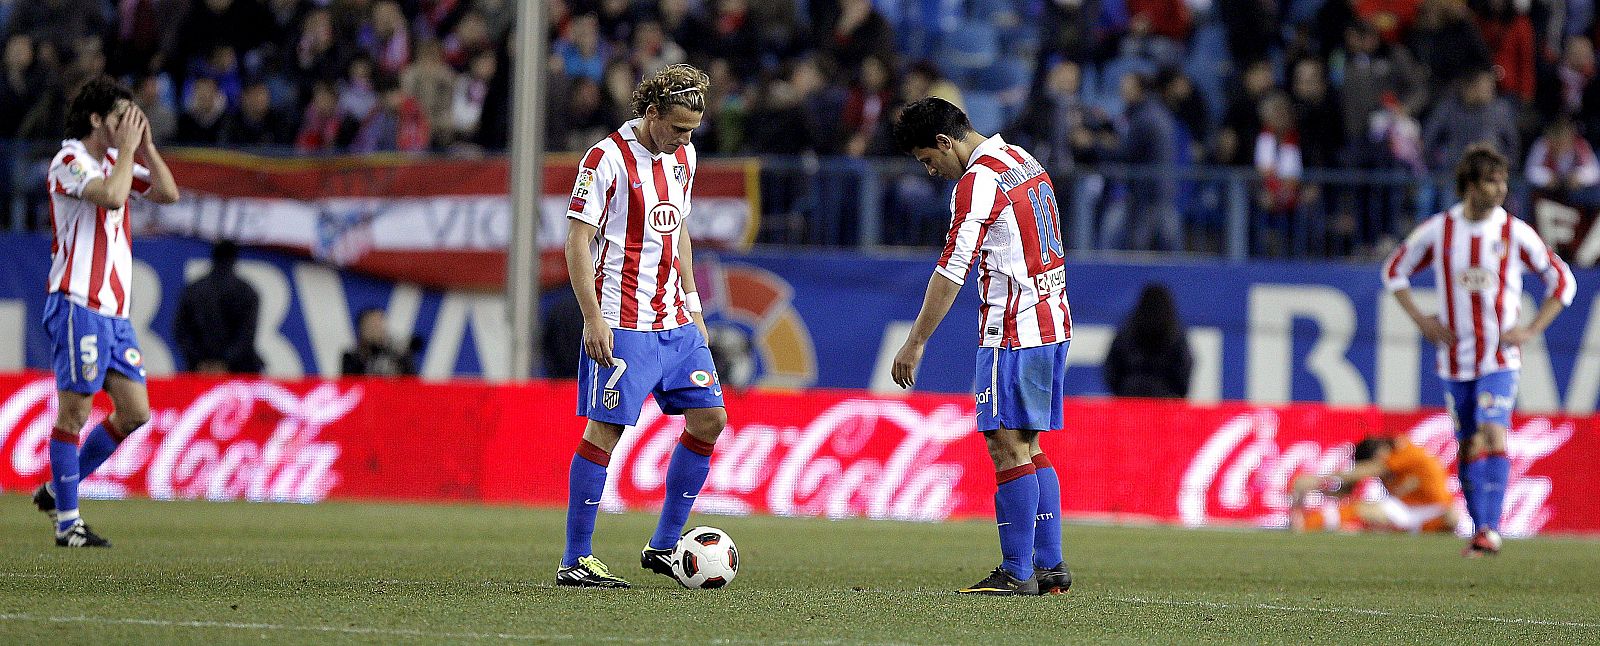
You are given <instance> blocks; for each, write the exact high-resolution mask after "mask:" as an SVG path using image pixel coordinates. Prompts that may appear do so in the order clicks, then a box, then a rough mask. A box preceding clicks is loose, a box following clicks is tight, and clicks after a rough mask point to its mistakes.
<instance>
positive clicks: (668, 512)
mask: <svg viewBox="0 0 1600 646" xmlns="http://www.w3.org/2000/svg"><path fill="white" fill-rule="evenodd" d="M711 447H712V445H711V444H708V443H706V442H704V441H702V440H700V439H699V438H696V437H695V436H693V435H690V434H688V433H687V432H685V433H684V434H683V436H681V437H679V438H678V446H677V448H675V449H673V450H672V460H671V461H669V462H668V463H667V482H666V499H664V500H662V501H661V521H660V522H658V523H656V533H655V535H654V536H651V537H650V547H651V549H658V550H664V549H668V548H671V547H673V546H675V545H677V544H678V535H679V534H681V533H683V524H684V523H686V522H688V521H689V511H690V510H691V509H694V501H695V499H697V498H699V496H700V488H701V487H703V486H705V484H706V474H708V473H710V472H711Z"/></svg>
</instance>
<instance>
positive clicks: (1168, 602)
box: [1106, 597, 1600, 628]
mask: <svg viewBox="0 0 1600 646" xmlns="http://www.w3.org/2000/svg"><path fill="white" fill-rule="evenodd" d="M1106 598H1107V599H1111V600H1113V601H1122V602H1125V603H1142V604H1150V605H1155V606H1199V607H1202V608H1218V609H1225V610H1280V611H1285V612H1320V613H1323V614H1330V615H1371V616H1376V617H1407V618H1412V619H1444V620H1447V621H1485V622H1489V623H1496V624H1522V625H1530V626H1560V627H1563V628H1600V624H1591V623H1584V622H1581V621H1552V620H1548V619H1523V618H1520V617H1490V616H1486V615H1467V616H1464V617H1454V616H1446V615H1438V614H1433V613H1429V612H1397V611H1392V610H1373V609H1370V608H1340V607H1332V608H1317V607H1312V606H1282V605H1278V604H1272V603H1220V602H1216V601H1183V600H1179V599H1146V598H1144V597H1106Z"/></svg>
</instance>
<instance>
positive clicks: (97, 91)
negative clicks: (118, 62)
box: [67, 74, 133, 139]
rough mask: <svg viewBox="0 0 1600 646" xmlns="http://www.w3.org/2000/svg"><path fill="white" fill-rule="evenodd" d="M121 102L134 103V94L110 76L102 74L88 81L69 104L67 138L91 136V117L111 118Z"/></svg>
mask: <svg viewBox="0 0 1600 646" xmlns="http://www.w3.org/2000/svg"><path fill="white" fill-rule="evenodd" d="M119 100H128V101H132V100H133V92H130V91H128V88H125V87H122V85H121V84H119V83H117V82H116V81H115V80H113V79H112V78H111V77H110V76H106V75H104V74H102V75H100V76H96V77H94V78H92V79H89V80H88V81H86V82H85V83H84V84H83V86H82V87H79V88H78V93H77V94H75V95H73V96H72V102H71V103H68V104H67V138H68V139H82V138H84V137H87V136H89V134H90V133H93V132H94V124H92V123H90V122H89V115H91V114H98V115H100V117H101V118H102V119H104V118H106V117H109V116H111V111H112V110H114V109H116V107H117V101H119Z"/></svg>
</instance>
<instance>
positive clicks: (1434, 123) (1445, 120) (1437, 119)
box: [1422, 68, 1519, 201]
mask: <svg viewBox="0 0 1600 646" xmlns="http://www.w3.org/2000/svg"><path fill="white" fill-rule="evenodd" d="M1496 85H1497V78H1496V75H1495V72H1494V70H1492V69H1489V68H1480V69H1479V70H1478V71H1476V72H1474V73H1472V74H1471V75H1469V76H1467V77H1465V79H1464V80H1463V83H1462V85H1461V88H1460V91H1458V92H1456V93H1454V94H1453V95H1452V96H1450V97H1448V98H1446V99H1444V100H1443V101H1441V102H1440V103H1439V105H1437V106H1435V107H1434V109H1433V112H1432V113H1431V114H1430V115H1429V116H1428V121H1427V124H1426V125H1425V126H1424V127H1423V131H1422V146H1423V150H1424V151H1427V152H1428V154H1429V155H1430V156H1431V157H1432V159H1431V161H1432V163H1430V164H1429V166H1430V167H1431V168H1433V169H1434V170H1435V171H1439V172H1443V171H1445V170H1448V169H1452V168H1455V167H1456V162H1458V161H1460V160H1461V155H1462V154H1463V153H1464V152H1466V150H1467V147H1468V146H1470V145H1472V144H1475V143H1479V142H1488V143H1489V144H1490V145H1491V146H1493V147H1494V149H1495V151H1496V152H1499V153H1500V154H1501V155H1504V156H1506V157H1510V158H1515V157H1517V156H1518V154H1519V151H1518V135H1517V123H1516V114H1515V112H1514V111H1513V110H1512V108H1511V105H1510V104H1509V103H1507V102H1506V101H1505V99H1502V98H1500V97H1498V96H1496V95H1495V87H1496ZM1447 201H1448V200H1447Z"/></svg>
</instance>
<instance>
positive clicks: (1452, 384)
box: [1444, 370, 1520, 442]
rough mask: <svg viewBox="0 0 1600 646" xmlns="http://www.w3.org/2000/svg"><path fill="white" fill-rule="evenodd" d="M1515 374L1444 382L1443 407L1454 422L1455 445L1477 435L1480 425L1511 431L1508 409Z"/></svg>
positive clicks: (1513, 397) (1512, 402) (1513, 402)
mask: <svg viewBox="0 0 1600 646" xmlns="http://www.w3.org/2000/svg"><path fill="white" fill-rule="evenodd" d="M1519 375H1520V373H1518V372H1517V371H1516V370H1501V371H1499V372H1492V373H1489V374H1487V375H1484V376H1482V377H1479V378H1477V379H1469V380H1466V381H1449V380H1446V381H1445V382H1444V399H1445V406H1446V407H1447V408H1449V409H1450V416H1451V417H1453V418H1455V422H1456V441H1458V442H1465V441H1467V440H1469V439H1471V438H1472V436H1473V435H1476V434H1477V433H1478V425H1480V424H1498V425H1500V426H1501V427H1504V428H1507V429H1509V428H1511V409H1512V408H1513V407H1514V406H1516V403H1517V378H1518V376H1519Z"/></svg>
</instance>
